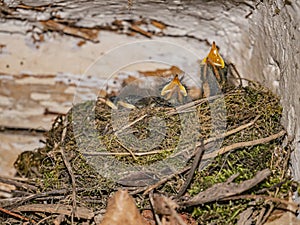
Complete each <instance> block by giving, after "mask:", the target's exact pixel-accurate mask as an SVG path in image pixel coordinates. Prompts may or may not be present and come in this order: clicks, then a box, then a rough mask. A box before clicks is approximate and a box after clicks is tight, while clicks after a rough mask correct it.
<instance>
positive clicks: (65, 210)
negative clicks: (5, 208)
mask: <svg viewBox="0 0 300 225" xmlns="http://www.w3.org/2000/svg"><path fill="white" fill-rule="evenodd" d="M14 211H21V212H44V213H55V214H63V215H67V216H72V214H73V207H72V206H69V205H63V204H29V205H22V206H19V207H17V208H15V209H14ZM74 214H75V216H76V217H78V218H82V219H87V220H90V219H92V218H93V217H94V213H93V212H92V211H91V210H89V209H88V208H86V207H77V209H76V211H75V212H74Z"/></svg>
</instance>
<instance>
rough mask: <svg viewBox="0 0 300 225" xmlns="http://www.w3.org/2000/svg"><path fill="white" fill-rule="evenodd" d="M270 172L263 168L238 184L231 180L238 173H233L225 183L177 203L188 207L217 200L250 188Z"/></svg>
mask: <svg viewBox="0 0 300 225" xmlns="http://www.w3.org/2000/svg"><path fill="white" fill-rule="evenodd" d="M270 174H271V171H270V170H269V169H264V170H262V171H259V172H257V174H256V175H255V176H254V177H253V178H252V179H249V180H245V181H243V182H241V183H239V184H237V183H233V182H232V181H233V179H235V178H236V177H237V175H238V174H234V175H233V176H231V177H230V178H229V179H228V180H227V181H226V182H225V183H218V184H215V185H213V186H212V187H210V188H208V189H206V190H205V191H203V192H200V193H199V194H197V195H196V196H194V197H192V198H191V199H190V200H188V201H184V202H181V203H179V204H180V205H181V206H186V207H189V206H194V205H200V204H204V203H207V202H212V201H219V200H221V199H224V198H226V197H230V196H234V195H237V194H240V193H242V192H244V191H246V190H249V189H251V188H252V187H254V186H255V185H257V184H259V183H260V182H262V181H263V180H264V179H266V178H267V177H268V176H269V175H270Z"/></svg>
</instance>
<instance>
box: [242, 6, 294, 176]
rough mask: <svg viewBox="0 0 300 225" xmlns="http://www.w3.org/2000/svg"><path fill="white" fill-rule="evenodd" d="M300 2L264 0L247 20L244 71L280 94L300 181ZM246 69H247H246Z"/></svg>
mask: <svg viewBox="0 0 300 225" xmlns="http://www.w3.org/2000/svg"><path fill="white" fill-rule="evenodd" d="M299 12H300V2H299V1H292V2H291V5H284V2H283V1H276V2H273V3H272V4H270V3H263V4H261V5H260V6H258V10H256V11H255V12H254V13H253V17H252V19H251V20H250V23H249V29H250V30H249V31H250V40H251V48H252V54H251V57H250V60H249V64H248V65H247V64H244V66H243V68H244V69H245V73H244V75H245V76H246V77H249V78H251V79H254V80H257V81H260V82H261V83H262V84H263V85H265V86H267V87H269V88H270V89H271V90H272V91H273V92H275V93H277V94H278V95H279V96H280V98H281V103H282V106H283V118H282V124H283V126H284V127H285V128H286V129H287V132H288V135H289V139H290V140H291V141H292V143H293V146H294V148H295V151H294V152H293V154H292V159H291V165H292V171H293V175H294V178H295V180H297V181H300V119H299V118H300V87H299V84H300V70H299V66H300V65H299V63H300V52H299V51H300V42H299V37H300V27H299V21H300V17H299ZM246 71H248V72H246Z"/></svg>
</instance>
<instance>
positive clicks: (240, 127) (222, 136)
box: [197, 115, 260, 146]
mask: <svg viewBox="0 0 300 225" xmlns="http://www.w3.org/2000/svg"><path fill="white" fill-rule="evenodd" d="M259 117H260V115H258V116H256V117H255V118H254V120H252V121H251V122H249V123H247V124H244V125H241V126H239V127H237V128H234V129H232V130H230V131H227V132H226V133H224V134H221V135H219V136H217V137H212V138H209V139H207V140H204V144H207V143H209V142H213V141H216V140H218V139H221V138H224V137H227V136H230V135H232V134H234V133H237V132H239V131H241V130H244V129H246V128H248V127H251V126H252V125H253V124H254V123H255V122H256V121H257V120H258V119H259ZM200 145H201V143H200V142H199V143H198V144H197V146H200Z"/></svg>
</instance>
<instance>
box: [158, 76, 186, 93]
mask: <svg viewBox="0 0 300 225" xmlns="http://www.w3.org/2000/svg"><path fill="white" fill-rule="evenodd" d="M176 88H179V90H180V93H181V94H182V95H183V96H187V92H186V89H185V87H184V86H183V85H182V84H181V82H180V80H179V78H178V75H177V74H176V75H175V77H174V79H173V80H172V81H171V82H170V83H169V84H167V85H166V86H164V88H163V89H162V91H161V95H162V96H164V95H166V94H167V93H169V92H171V91H174V90H175V89H176Z"/></svg>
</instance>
